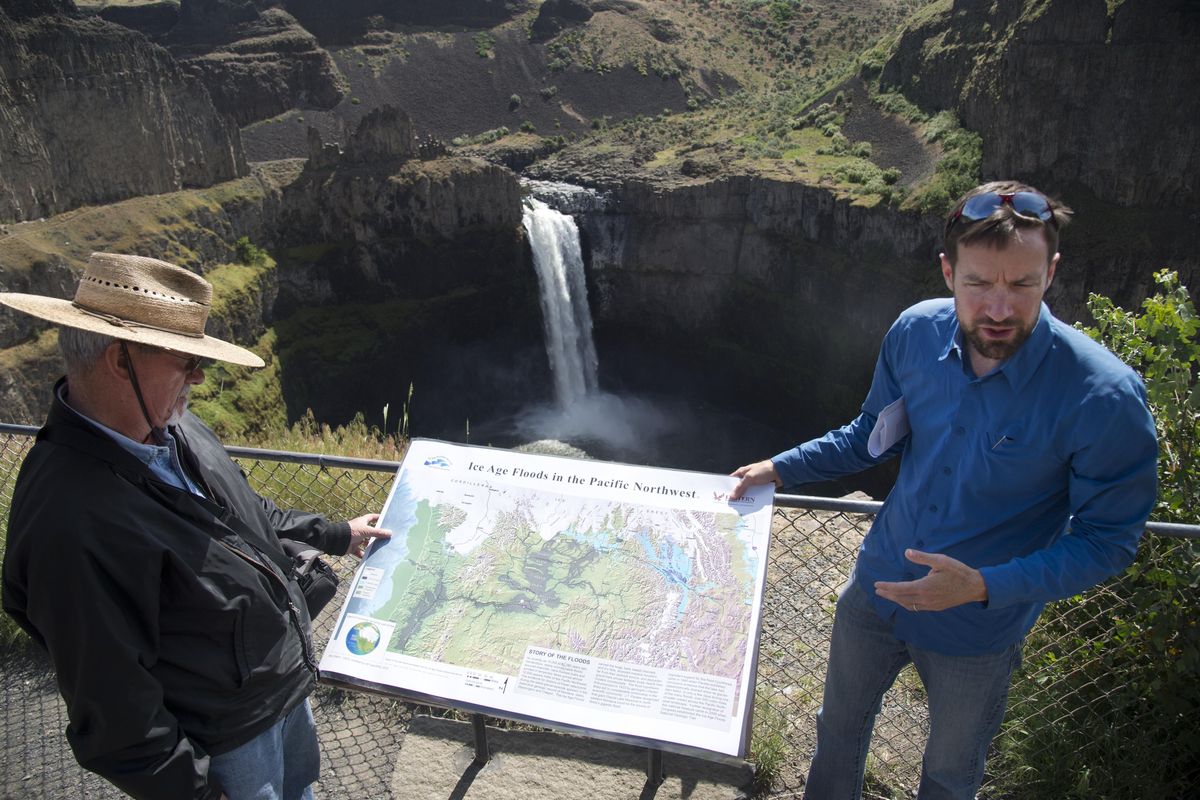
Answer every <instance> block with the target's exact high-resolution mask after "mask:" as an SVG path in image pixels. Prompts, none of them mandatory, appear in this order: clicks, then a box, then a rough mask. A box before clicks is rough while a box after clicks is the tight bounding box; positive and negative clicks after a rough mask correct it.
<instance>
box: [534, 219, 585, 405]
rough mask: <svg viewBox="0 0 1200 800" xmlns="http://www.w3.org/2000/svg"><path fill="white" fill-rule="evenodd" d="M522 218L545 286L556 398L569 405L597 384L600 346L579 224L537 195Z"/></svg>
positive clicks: (544, 304) (543, 293) (546, 324)
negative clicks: (590, 305)
mask: <svg viewBox="0 0 1200 800" xmlns="http://www.w3.org/2000/svg"><path fill="white" fill-rule="evenodd" d="M521 223H522V224H523V225H524V226H525V231H526V233H527V234H528V235H529V245H530V247H531V248H532V250H533V266H534V269H535V270H536V271H537V277H538V284H539V286H540V289H541V301H542V319H543V322H544V327H545V331H546V355H547V356H548V357H549V359H550V369H551V371H552V372H553V373H554V399H555V401H556V402H557V403H558V406H559V408H567V407H568V406H569V405H571V404H572V403H575V402H577V401H579V400H582V399H584V398H585V397H587V396H588V395H591V394H592V393H594V392H595V391H596V387H597V382H596V364H597V360H596V346H595V344H594V343H593V342H592V314H591V311H590V310H589V309H588V298H587V286H586V284H585V282H584V274H583V256H582V254H581V251H580V247H579V229H578V228H577V227H576V226H575V220H574V219H572V218H571V217H570V216H568V215H566V214H562V213H560V212H558V211H556V210H554V209H553V208H551V207H550V206H549V205H547V204H546V203H544V202H542V201H541V200H538V199H537V198H534V197H527V198H526V199H525V202H524V210H523V213H522V215H521Z"/></svg>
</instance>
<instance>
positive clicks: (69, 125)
mask: <svg viewBox="0 0 1200 800" xmlns="http://www.w3.org/2000/svg"><path fill="white" fill-rule="evenodd" d="M245 174H246V163H245V160H244V158H243V156H242V150H241V146H240V143H239V138H238V130H237V128H236V127H234V126H233V125H231V124H230V123H229V122H228V121H227V120H226V119H225V118H224V117H222V116H221V115H220V114H219V113H218V112H217V110H216V108H215V107H214V106H213V102H212V100H211V98H210V96H209V94H208V92H207V91H205V89H204V88H203V86H202V85H201V84H200V83H199V82H198V81H197V80H196V79H195V78H193V77H191V76H189V75H188V74H187V73H186V72H184V71H183V70H182V69H180V67H179V65H178V64H177V63H176V62H175V60H174V59H173V58H171V56H170V55H169V54H168V53H167V52H166V51H164V50H162V49H161V48H159V47H157V46H155V45H153V44H151V43H150V42H149V41H148V40H147V39H146V38H145V37H144V36H142V35H141V34H139V33H136V32H134V31H131V30H129V29H127V28H124V27H122V26H119V25H115V24H112V23H109V22H106V21H104V20H102V19H99V18H97V17H83V16H80V15H78V14H77V13H76V12H75V10H74V7H73V4H72V3H71V2H70V0H62V1H61V2H54V1H53V0H40V2H34V1H33V0H20V1H19V0H6V2H4V3H0V222H11V221H19V220H29V219H36V218H38V217H43V216H48V215H50V214H56V213H59V212H61V211H66V210H68V209H71V208H76V207H78V206H80V205H84V204H95V203H108V202H112V201H114V200H121V199H123V198H127V197H134V196H138V195H146V194H157V193H160V192H170V191H175V190H178V189H182V188H185V187H195V186H210V185H212V184H214V183H217V182H219V181H227V180H230V179H232V178H236V177H238V176H241V175H245Z"/></svg>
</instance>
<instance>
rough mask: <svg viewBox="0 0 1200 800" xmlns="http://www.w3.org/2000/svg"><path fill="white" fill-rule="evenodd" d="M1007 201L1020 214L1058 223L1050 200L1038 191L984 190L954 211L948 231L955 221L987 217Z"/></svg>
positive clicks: (973, 220) (974, 220) (975, 220)
mask: <svg viewBox="0 0 1200 800" xmlns="http://www.w3.org/2000/svg"><path fill="white" fill-rule="evenodd" d="M1006 203H1007V204H1008V205H1010V206H1012V210H1013V211H1015V212H1016V213H1017V214H1018V215H1019V216H1022V217H1025V218H1027V219H1037V220H1041V221H1042V222H1049V223H1050V224H1051V225H1055V224H1056V223H1055V222H1054V209H1053V208H1051V207H1050V201H1049V200H1047V199H1046V198H1045V197H1042V195H1040V194H1038V193H1037V192H984V193H983V194H977V195H975V196H973V197H970V198H968V199H967V202H965V203H963V204H962V207H961V208H959V209H958V210H957V211H955V212H954V216H952V217H950V222H949V223H948V224H947V225H946V231H947V232H949V231H950V229H951V228H953V227H954V223H956V222H958V221H959V220H960V219H963V218H966V219H967V220H969V221H971V222H978V221H979V220H981V219H987V218H988V217H990V216H991V215H992V214H994V213H996V212H997V211H999V210H1000V209H1001V208H1002V207H1003V206H1004V205H1005V204H1006Z"/></svg>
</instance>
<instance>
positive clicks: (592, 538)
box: [558, 527, 621, 553]
mask: <svg viewBox="0 0 1200 800" xmlns="http://www.w3.org/2000/svg"><path fill="white" fill-rule="evenodd" d="M558 535H559V536H569V537H571V539H573V540H574V541H577V542H581V543H582V544H586V545H588V546H589V547H591V548H592V549H593V550H595V551H596V552H598V553H611V552H613V551H615V550H620V549H621V540H620V539H618V538H617V537H616V534H615V533H614V532H613V531H612V530H610V529H608V528H602V529H600V530H589V531H579V530H576V529H575V528H573V527H572V528H567V529H566V530H564V531H562V532H561V533H559V534H558Z"/></svg>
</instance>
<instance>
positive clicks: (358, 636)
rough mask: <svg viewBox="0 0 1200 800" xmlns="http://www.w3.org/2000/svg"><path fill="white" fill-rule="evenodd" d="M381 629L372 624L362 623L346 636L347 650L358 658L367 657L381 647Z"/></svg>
mask: <svg viewBox="0 0 1200 800" xmlns="http://www.w3.org/2000/svg"><path fill="white" fill-rule="evenodd" d="M380 638H382V637H381V636H380V633H379V628H377V627H375V626H374V625H372V624H371V623H370V622H360V623H358V624H357V625H355V626H354V627H352V628H351V629H350V632H349V633H347V634H346V649H347V650H349V651H350V652H351V653H354V655H356V656H365V655H367V654H368V653H370V652H371V651H372V650H374V649H375V648H376V647H378V646H379V640H380Z"/></svg>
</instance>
